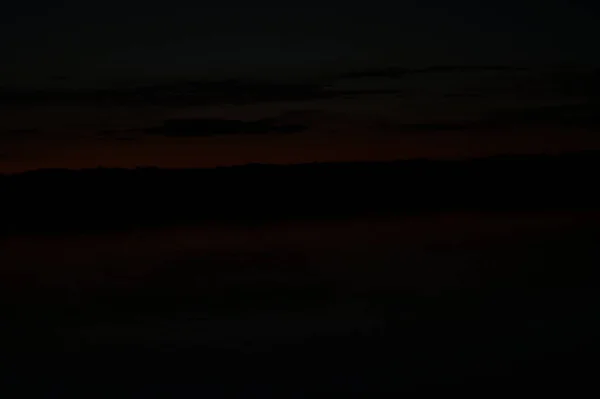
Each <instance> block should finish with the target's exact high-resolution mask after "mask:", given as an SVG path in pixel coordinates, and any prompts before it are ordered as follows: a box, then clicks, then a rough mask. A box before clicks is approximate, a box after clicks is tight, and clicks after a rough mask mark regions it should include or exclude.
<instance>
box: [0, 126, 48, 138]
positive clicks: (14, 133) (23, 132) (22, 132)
mask: <svg viewBox="0 0 600 399" xmlns="http://www.w3.org/2000/svg"><path fill="white" fill-rule="evenodd" d="M40 133H42V131H41V130H40V129H32V128H24V129H6V130H0V135H1V136H4V137H19V136H32V135H38V134H40Z"/></svg>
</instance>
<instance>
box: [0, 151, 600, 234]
mask: <svg viewBox="0 0 600 399" xmlns="http://www.w3.org/2000/svg"><path fill="white" fill-rule="evenodd" d="M598 170H600V151H584V152H577V153H567V154H560V155H511V156H496V157H489V158H479V159H470V160H460V161H444V160H423V159H421V160H405V161H393V162H349V163H313V164H299V165H264V164H249V165H245V166H234V167H220V168H214V169H160V168H155V167H141V168H136V169H111V168H101V167H100V168H96V169H84V170H67V169H43V170H36V171H30V172H25V173H21V174H14V175H0V201H1V202H2V213H3V215H2V223H1V224H0V226H1V227H0V232H2V233H11V232H19V231H20V232H32V231H50V232H52V231H57V230H63V229H75V230H82V229H84V230H88V229H89V230H98V229H113V228H128V227H143V226H152V225H164V224H190V223H199V222H251V223H261V222H270V221H278V220H284V219H290V218H291V219H305V218H318V219H319V218H344V217H351V216H356V215H370V214H388V213H407V212H408V213H414V212H431V211H447V210H472V211H477V210H488V211H509V210H510V211H516V210H523V211H527V210H539V209H570V208H581V207H585V208H597V207H598V206H599V205H598V204H600V193H599V192H598V190H597V189H596V184H595V177H596V176H595V175H596V173H597V172H596V171H598Z"/></svg>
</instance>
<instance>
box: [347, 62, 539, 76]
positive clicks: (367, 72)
mask: <svg viewBox="0 0 600 399" xmlns="http://www.w3.org/2000/svg"><path fill="white" fill-rule="evenodd" d="M523 70H527V68H523V67H513V66H502V65H483V66H477V65H471V66H469V65H466V66H460V65H459V66H450V65H448V66H446V65H438V66H430V67H425V68H406V67H401V66H388V67H384V68H369V69H364V70H362V71H355V72H349V73H345V74H341V75H339V77H340V78H344V79H353V78H354V79H361V78H390V79H400V78H404V77H405V76H407V75H415V74H427V73H457V72H492V71H494V72H511V71H523Z"/></svg>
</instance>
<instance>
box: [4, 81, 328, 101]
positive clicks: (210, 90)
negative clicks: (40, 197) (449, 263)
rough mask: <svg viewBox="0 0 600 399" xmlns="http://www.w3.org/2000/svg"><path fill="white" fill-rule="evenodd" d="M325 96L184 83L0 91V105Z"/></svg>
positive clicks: (283, 87)
mask: <svg viewBox="0 0 600 399" xmlns="http://www.w3.org/2000/svg"><path fill="white" fill-rule="evenodd" d="M327 95H328V93H325V92H323V90H322V86H321V85H319V84H306V83H299V84H284V83H270V82H244V81H237V80H225V81H184V82H172V83H164V84H148V85H137V86H132V87H126V86H121V87H116V88H96V89H45V90H32V89H24V88H7V87H4V88H2V87H0V104H10V105H38V104H50V105H86V104H88V105H103V104H110V105H131V106H135V105H163V106H188V105H216V104H249V103H255V102H270V101H298V100H306V99H315V98H321V97H324V96H327Z"/></svg>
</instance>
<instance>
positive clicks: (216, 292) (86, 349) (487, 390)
mask: <svg viewBox="0 0 600 399" xmlns="http://www.w3.org/2000/svg"><path fill="white" fill-rule="evenodd" d="M599 220H600V218H599V217H598V214H597V213H595V212H591V211H576V210H571V211H562V212H545V213H544V212H540V213H503V214H500V213H471V214H466V213H441V214H433V213H432V214H430V215H428V216H423V215H421V216H416V217H412V218H410V217H404V218H378V219H364V220H363V219H361V220H356V221H345V222H341V221H336V222H327V223H324V224H316V223H314V222H311V223H308V224H301V223H297V222H293V223H289V224H283V225H275V226H272V227H268V226H261V227H248V226H246V227H240V228H238V229H237V230H235V229H232V228H231V227H227V228H225V229H223V230H218V231H217V230H216V229H215V230H210V229H209V230H203V231H201V232H198V231H194V230H193V229H188V230H173V231H168V232H165V231H163V230H159V231H157V232H156V234H154V233H152V234H151V233H149V232H148V231H144V232H138V233H132V232H130V233H123V235H121V236H118V237H117V236H111V235H108V236H89V238H84V236H81V235H75V236H72V237H67V236H64V237H62V238H61V237H56V236H44V235H42V236H39V235H38V236H22V237H20V238H19V237H17V236H15V237H12V238H5V239H4V241H3V242H2V247H1V248H0V249H2V251H3V252H2V254H3V262H2V264H3V266H2V283H1V284H2V287H1V289H2V291H1V292H2V294H1V300H2V302H1V304H2V315H3V316H2V347H3V348H2V352H3V364H4V365H6V366H8V367H7V370H6V371H5V372H4V373H3V375H2V384H1V390H2V397H14V396H19V397H24V396H29V395H34V396H33V397H64V396H65V395H70V394H72V395H75V396H77V397H107V398H114V397H253V396H257V397H306V396H315V395H320V394H325V395H330V394H334V393H342V394H350V393H351V394H359V395H360V396H370V397H372V396H379V395H384V394H386V393H420V394H422V393H425V392H437V393H451V392H452V391H460V392H470V393H476V394H478V395H483V396H489V395H493V394H495V393H501V394H506V393H510V394H518V393H521V392H524V391H526V392H527V393H530V394H536V395H540V394H547V393H554V392H557V390H559V389H560V390H561V391H562V393H563V394H564V393H566V394H573V393H575V392H578V391H580V390H584V389H590V388H592V389H595V388H596V387H595V383H594V382H595V379H596V375H595V374H596V373H595V371H596V368H597V367H596V366H595V365H596V363H597V359H598V355H599V352H598V348H597V340H598V337H600V313H599V312H598V309H599V307H598V305H600V301H599V298H600V296H599V295H598V288H597V284H598V283H597V282H598V272H597V266H598V264H600V262H599V260H600V246H599V245H598V242H599V241H598V239H599V238H600V225H599V224H598V221H599ZM211 229H212V228H211ZM153 234H154V235H153ZM159 243H160V244H159ZM159 247H160V248H159ZM76 248H79V249H78V250H76Z"/></svg>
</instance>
